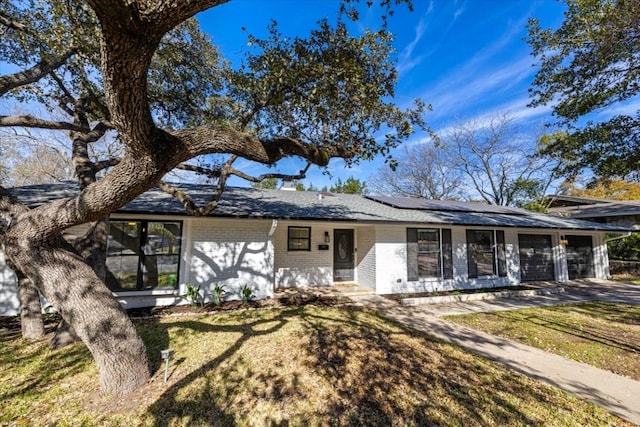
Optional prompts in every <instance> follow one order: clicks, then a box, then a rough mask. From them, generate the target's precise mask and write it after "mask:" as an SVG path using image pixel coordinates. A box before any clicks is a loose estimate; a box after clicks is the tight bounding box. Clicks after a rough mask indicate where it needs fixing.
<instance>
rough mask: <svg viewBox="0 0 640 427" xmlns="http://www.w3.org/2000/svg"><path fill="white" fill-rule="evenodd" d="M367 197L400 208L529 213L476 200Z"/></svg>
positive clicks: (510, 213) (506, 213) (505, 213)
mask: <svg viewBox="0 0 640 427" xmlns="http://www.w3.org/2000/svg"><path fill="white" fill-rule="evenodd" d="M365 197H366V198H368V199H369V200H373V201H375V202H378V203H383V204H385V205H389V206H392V207H394V208H398V209H415V210H422V211H443V212H475V213H493V214H503V215H527V214H529V212H528V211H525V210H524V209H515V208H508V207H505V206H496V205H489V204H485V203H476V202H459V201H455V200H430V199H416V198H411V197H390V196H378V195H366V196H365Z"/></svg>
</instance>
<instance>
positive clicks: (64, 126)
mask: <svg viewBox="0 0 640 427" xmlns="http://www.w3.org/2000/svg"><path fill="white" fill-rule="evenodd" d="M0 126H17V127H29V128H38V129H52V130H72V131H76V132H86V129H85V128H84V127H83V126H80V125H76V124H73V123H69V122H56V121H52V120H43V119H38V118H36V117H33V116H32V115H30V114H27V115H24V116H0Z"/></svg>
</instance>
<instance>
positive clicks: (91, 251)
mask: <svg viewBox="0 0 640 427" xmlns="http://www.w3.org/2000/svg"><path fill="white" fill-rule="evenodd" d="M108 228H109V221H108V220H107V219H103V220H100V221H97V222H96V223H95V224H94V225H93V226H92V227H91V229H90V230H89V231H88V232H87V234H86V235H84V236H82V237H80V238H78V239H77V240H76V241H74V242H73V246H74V248H75V250H76V252H77V253H79V254H80V256H81V257H82V258H83V259H84V261H85V262H86V263H87V264H89V265H90V266H91V267H92V268H93V271H94V272H95V273H96V275H97V276H98V278H100V280H102V281H104V279H105V277H106V253H107V232H108ZM79 340H80V337H78V334H76V331H75V330H74V329H73V327H72V326H71V325H70V324H69V323H67V321H66V320H64V319H62V321H60V323H59V324H58V327H57V328H56V331H55V333H54V334H53V337H52V338H51V341H50V342H49V346H50V347H51V348H62V347H65V346H67V345H70V344H73V343H75V342H77V341H79Z"/></svg>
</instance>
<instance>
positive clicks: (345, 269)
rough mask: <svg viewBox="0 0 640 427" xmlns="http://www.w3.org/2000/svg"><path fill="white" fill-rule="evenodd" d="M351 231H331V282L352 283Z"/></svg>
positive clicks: (352, 255) (352, 252) (352, 253)
mask: <svg viewBox="0 0 640 427" xmlns="http://www.w3.org/2000/svg"><path fill="white" fill-rule="evenodd" d="M353 262H354V250H353V230H333V280H334V282H350V281H353V266H354V263H353Z"/></svg>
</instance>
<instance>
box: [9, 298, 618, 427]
mask: <svg viewBox="0 0 640 427" xmlns="http://www.w3.org/2000/svg"><path fill="white" fill-rule="evenodd" d="M138 328H139V331H140V333H141V335H142V336H143V338H144V340H145V341H146V342H147V344H148V347H149V351H150V355H151V357H152V360H153V364H154V366H155V367H156V369H157V372H156V375H155V377H154V380H153V381H152V382H151V383H150V384H149V385H148V386H146V387H144V388H142V389H141V390H139V391H138V392H136V393H135V394H134V395H133V396H131V397H129V398H127V399H120V400H114V399H109V398H107V397H102V396H100V395H99V393H98V390H97V373H96V369H95V367H94V365H93V363H92V361H91V358H90V355H89V353H88V351H87V350H86V349H85V348H84V347H83V346H82V345H81V344H77V345H74V346H71V347H68V348H65V349H61V350H57V351H54V350H50V349H48V348H47V346H46V344H45V343H31V344H30V343H27V342H25V341H23V340H21V339H19V338H15V337H11V336H9V335H8V334H4V337H5V338H4V339H3V341H2V342H1V343H0V425H3V426H4V425H10V426H14V425H16V426H17V425H29V426H38V425H40V426H44V425H56V426H80V425H106V426H110V425H123V426H137V425H147V426H225V425H228V426H232V425H252V426H254V425H257V426H260V425H292V426H294V425H301V426H307V425H311V426H314V425H316V426H321V425H322V426H323V425H371V426H376V425H379V426H404V425H420V426H422V425H465V426H469V425H472V426H473V425H478V426H479V425H482V426H492V425H567V426H574V425H628V424H626V423H625V422H624V421H622V420H620V419H618V418H616V417H614V416H613V415H610V414H608V413H607V412H605V411H604V410H602V409H600V408H598V407H596V406H594V405H592V404H590V403H587V402H584V401H581V400H579V399H577V398H575V397H572V396H569V395H567V394H565V393H563V392H561V391H559V390H557V389H554V388H551V387H549V386H547V385H544V384H542V383H539V382H536V381H534V380H531V379H529V378H526V377H524V376H521V375H518V374H516V373H514V372H512V371H508V370H506V369H505V368H503V367H501V366H499V365H497V364H495V363H493V362H489V361H487V360H485V359H482V358H480V357H477V356H474V355H471V354H469V353H466V352H464V351H462V350H461V349H459V348H457V347H454V346H451V345H448V344H444V343H441V342H438V341H435V340H433V339H432V338H430V337H428V336H426V335H424V334H421V333H417V332H415V331H413V330H409V329H406V328H404V327H402V326H399V325H397V324H395V323H392V322H390V321H387V320H384V319H381V318H380V317H378V316H376V315H375V314H372V313H370V312H367V311H363V310H360V309H357V308H353V307H349V306H344V307H315V306H304V307H288V308H271V309H260V310H240V311H229V312H217V313H215V314H212V315H202V316H192V317H183V316H181V317H166V318H163V319H160V320H153V321H146V322H145V323H140V324H139V325H138ZM0 332H1V331H0ZM167 347H170V348H172V349H175V351H176V353H175V359H174V360H173V361H172V363H171V368H170V374H171V375H170V378H169V381H168V383H166V384H165V383H164V382H163V370H162V366H161V364H160V360H159V351H160V350H161V349H162V348H167Z"/></svg>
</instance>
